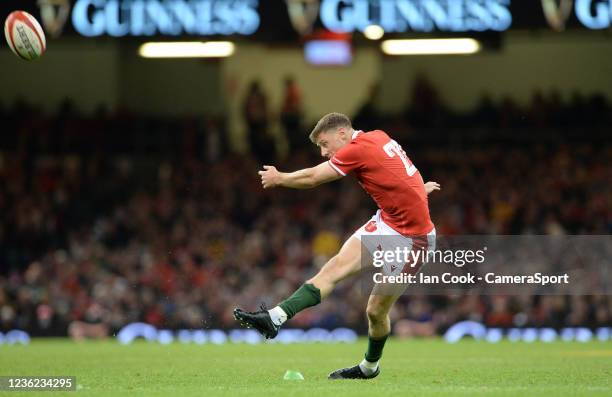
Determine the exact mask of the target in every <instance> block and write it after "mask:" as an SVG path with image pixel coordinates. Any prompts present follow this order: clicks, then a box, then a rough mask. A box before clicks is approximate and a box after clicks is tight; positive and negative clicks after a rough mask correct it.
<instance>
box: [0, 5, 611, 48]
mask: <svg viewBox="0 0 612 397" xmlns="http://www.w3.org/2000/svg"><path fill="white" fill-rule="evenodd" d="M13 10H24V11H28V12H30V13H31V14H33V15H34V16H35V17H36V18H38V19H39V20H40V21H41V23H42V25H43V27H44V29H45V31H46V32H47V34H48V35H49V36H50V37H54V38H57V37H60V36H62V35H73V36H74V35H77V36H84V37H104V36H106V37H151V36H157V37H177V36H192V37H208V36H213V37H214V36H217V37H219V36H233V37H234V38H238V37H245V38H252V39H257V40H262V41H294V40H298V39H299V38H300V37H303V36H309V35H311V34H312V33H313V32H317V31H331V32H335V33H354V32H360V31H363V30H364V29H365V28H366V27H367V26H369V25H379V26H381V27H382V28H383V29H384V30H385V32H386V33H388V34H392V35H396V36H403V35H415V34H417V35H418V34H420V33H438V34H442V35H452V34H464V35H465V34H470V33H473V34H476V33H482V32H485V33H486V32H504V31H507V30H509V29H547V30H555V31H564V30H567V29H586V30H605V29H609V28H610V26H611V25H612V0H530V1H519V0H38V1H34V0H19V1H14V0H3V1H2V2H0V16H2V18H5V17H6V16H7V15H8V14H9V13H10V12H11V11H13Z"/></svg>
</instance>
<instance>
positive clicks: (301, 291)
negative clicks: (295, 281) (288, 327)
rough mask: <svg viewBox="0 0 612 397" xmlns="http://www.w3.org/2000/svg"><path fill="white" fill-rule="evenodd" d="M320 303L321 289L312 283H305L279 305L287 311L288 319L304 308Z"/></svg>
mask: <svg viewBox="0 0 612 397" xmlns="http://www.w3.org/2000/svg"><path fill="white" fill-rule="evenodd" d="M319 303H321V291H320V290H319V289H318V288H317V287H315V286H314V285H312V284H304V285H302V286H301V287H300V288H298V289H297V291H295V292H294V293H293V295H291V296H290V297H289V298H287V299H285V300H284V301H282V302H281V303H279V306H280V307H281V309H283V311H284V312H285V313H287V319H290V318H291V317H293V316H295V315H296V314H298V313H299V312H301V311H302V310H304V309H306V308H308V307H311V306H315V305H318V304H319Z"/></svg>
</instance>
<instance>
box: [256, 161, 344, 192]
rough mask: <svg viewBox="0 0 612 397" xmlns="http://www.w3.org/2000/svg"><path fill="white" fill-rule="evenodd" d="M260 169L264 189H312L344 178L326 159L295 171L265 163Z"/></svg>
mask: <svg viewBox="0 0 612 397" xmlns="http://www.w3.org/2000/svg"><path fill="white" fill-rule="evenodd" d="M263 168H264V169H263V170H262V171H259V175H260V176H261V184H262V185H263V187H264V189H268V188H272V187H278V186H282V187H290V188H293V189H310V188H313V187H315V186H319V185H321V184H323V183H326V182H331V181H334V180H336V179H340V178H342V176H341V175H340V174H338V173H337V172H336V171H334V169H333V168H332V167H331V166H330V165H329V163H328V162H327V161H326V162H324V163H321V164H319V165H317V166H316V167H312V168H304V169H303V170H299V171H295V172H280V171H278V170H277V169H276V167H274V166H271V165H264V167H263Z"/></svg>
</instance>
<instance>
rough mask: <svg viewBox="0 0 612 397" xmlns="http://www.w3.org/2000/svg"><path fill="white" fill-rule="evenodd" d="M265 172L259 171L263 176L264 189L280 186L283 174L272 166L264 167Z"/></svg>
mask: <svg viewBox="0 0 612 397" xmlns="http://www.w3.org/2000/svg"><path fill="white" fill-rule="evenodd" d="M263 168H264V169H263V171H259V172H258V174H259V175H260V176H261V185H262V186H263V188H264V189H268V188H272V187H276V186H279V185H280V182H281V173H280V172H278V170H277V169H276V167H274V166H272V165H264V166H263Z"/></svg>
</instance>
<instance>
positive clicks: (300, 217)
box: [0, 1, 612, 337]
mask: <svg viewBox="0 0 612 397" xmlns="http://www.w3.org/2000/svg"><path fill="white" fill-rule="evenodd" d="M5 3H6V4H5ZM261 3H264V2H263V1H262V2H261ZM518 3H519V2H517V1H513V2H512V4H513V5H512V12H513V17H514V23H513V25H512V26H511V27H510V29H508V30H507V31H504V32H496V33H492V34H491V33H489V34H484V35H480V36H479V35H477V36H476V37H482V38H483V39H484V40H485V42H487V43H492V44H491V45H488V46H487V47H486V48H485V50H484V51H483V52H482V53H479V54H476V55H472V56H424V57H410V56H408V57H397V58H396V57H391V56H384V55H382V53H381V52H380V50H379V49H378V43H377V42H376V43H372V42H369V41H368V40H366V39H364V38H363V36H362V35H361V33H355V34H354V47H353V56H354V58H353V62H352V64H351V65H349V66H336V67H315V66H311V65H308V64H307V63H306V62H305V61H304V59H303V52H302V47H301V45H302V42H303V41H304V40H305V39H304V38H300V37H299V35H297V34H296V33H295V32H294V31H292V30H291V24H290V23H289V22H288V19H287V16H286V8H284V3H282V2H278V4H277V6H278V7H279V8H274V11H268V12H266V13H265V14H264V15H265V18H266V21H269V22H270V24H271V25H275V24H276V26H277V27H278V29H279V30H274V28H266V29H271V30H265V31H264V32H263V33H259V34H256V35H255V36H253V37H230V39H232V40H237V50H236V53H235V55H234V56H233V57H230V58H228V59H222V60H192V59H186V60H151V59H142V58H139V57H138V55H137V51H136V49H137V46H138V44H140V43H141V42H142V41H144V39H143V38H127V37H123V38H113V37H108V36H105V37H101V38H85V37H81V36H79V35H78V34H77V33H75V32H74V29H72V28H71V27H70V21H68V22H67V23H68V25H67V27H66V31H65V32H64V34H63V35H61V36H60V37H59V38H51V37H47V39H48V51H47V53H46V54H45V55H44V56H43V58H42V59H40V60H38V61H36V62H32V63H25V62H23V61H21V60H19V59H18V58H17V57H15V56H14V55H13V54H12V53H11V52H10V51H9V49H8V47H7V46H6V44H3V45H2V47H1V48H0V72H1V73H0V87H1V88H0V120H1V124H0V125H1V126H2V127H1V129H2V132H1V139H0V330H1V331H3V332H4V331H8V330H11V329H22V330H25V331H27V332H28V333H29V334H30V335H32V336H47V335H50V336H66V335H68V334H69V332H70V333H71V334H72V336H74V337H84V336H94V337H99V336H103V335H112V334H113V333H114V332H116V331H117V330H119V329H121V328H122V327H123V326H124V325H126V324H129V323H132V322H137V321H142V322H146V323H149V324H152V325H154V326H156V327H159V328H166V329H183V328H189V329H199V328H204V329H209V328H221V329H230V328H235V327H236V326H237V324H236V323H235V322H234V320H233V318H232V315H231V310H232V309H233V308H234V307H235V306H250V307H252V308H253V309H254V308H256V306H258V304H259V302H260V301H264V302H267V303H268V304H269V305H272V304H275V303H276V302H277V301H278V300H279V299H280V298H282V297H285V296H286V295H288V294H289V293H291V291H293V290H294V289H295V288H296V287H297V286H299V285H300V284H301V283H302V282H303V280H305V279H306V278H307V277H309V276H310V275H312V274H314V272H315V271H316V269H317V267H318V266H320V265H322V264H323V263H324V262H325V260H326V259H327V258H329V257H330V255H333V254H334V253H335V252H336V251H337V249H338V248H339V246H340V244H341V242H342V241H344V239H345V238H347V237H348V236H350V234H351V233H352V232H353V231H354V230H355V229H356V228H357V227H359V226H360V225H361V224H363V223H364V222H365V221H366V220H368V219H369V217H370V216H371V215H372V213H373V212H374V209H375V208H374V206H373V204H372V203H371V201H370V200H369V198H368V197H367V196H366V195H365V193H364V192H363V191H362V190H361V189H360V188H359V186H358V185H357V184H356V183H355V181H354V180H351V178H350V177H349V178H345V179H344V180H342V181H340V182H337V183H333V184H330V185H328V186H323V187H319V188H317V189H316V190H311V191H290V190H282V189H275V190H270V191H264V190H263V189H261V187H260V182H259V179H258V175H257V173H256V171H257V170H258V168H259V167H260V166H261V165H263V164H266V163H267V164H275V165H277V166H278V167H279V169H281V170H294V169H298V168H300V167H304V166H309V165H313V164H316V163H317V162H318V161H319V160H320V159H319V158H318V154H317V151H316V148H315V147H314V146H312V145H311V144H310V143H309V141H308V138H307V136H308V132H309V131H310V128H311V127H312V125H313V123H314V122H316V120H317V119H318V117H320V116H322V115H323V114H324V113H326V112H331V111H340V112H346V113H347V114H349V115H350V116H352V117H353V119H354V125H355V127H356V128H359V129H365V130H368V129H373V128H377V129H384V130H386V131H387V132H389V133H390V134H391V135H393V136H394V137H395V138H396V139H397V140H398V141H399V142H400V143H401V144H402V145H403V147H404V149H405V150H406V152H407V153H408V155H409V156H410V157H411V158H412V160H414V162H415V163H416V165H417V167H418V168H419V170H420V171H421V173H422V174H423V175H424V177H425V178H426V179H427V180H434V181H437V182H439V183H440V184H441V185H442V191H441V192H437V193H435V194H433V195H432V196H431V198H430V206H431V214H432V218H433V221H434V222H435V224H436V226H437V230H438V233H439V234H442V235H460V234H546V235H565V234H566V235H572V234H600V235H601V234H603V235H607V234H610V233H611V232H612V211H611V208H612V187H611V183H610V182H611V181H612V165H611V159H612V146H611V145H610V136H611V123H612V104H611V101H612V36H611V35H610V30H609V28H608V29H602V30H592V29H589V28H587V27H585V26H583V25H581V24H580V23H579V21H577V20H576V18H575V16H574V15H573V14H572V16H570V18H569V22H568V27H567V29H566V30H564V31H555V30H553V29H552V28H551V27H550V26H549V25H548V24H547V22H546V20H545V18H544V16H543V14H542V8H541V5H540V3H539V2H532V3H533V4H531V5H529V6H527V5H524V7H525V9H523V8H522V6H519V5H518ZM270 4H271V2H270V3H267V2H266V6H265V7H271V6H270ZM1 7H2V8H1V10H2V14H0V16H2V18H5V17H6V15H8V13H9V12H10V11H11V10H12V9H15V8H22V9H27V10H30V11H31V12H32V13H33V14H34V15H35V16H36V17H37V18H38V17H39V12H38V9H37V7H36V5H35V3H34V2H30V3H28V4H27V6H26V5H24V4H23V2H3V4H2V6H1ZM530 10H534V11H533V12H532V11H530ZM266 26H270V25H266ZM288 31H290V33H286V32H288ZM283 32H284V33H283ZM436 35H438V36H445V34H444V32H437V33H436ZM467 35H468V36H470V34H467ZM323 36H325V34H323ZM403 36H410V37H421V36H423V37H429V35H420V34H417V33H412V34H406V35H401V34H395V35H394V37H403ZM453 36H459V35H458V34H454V35H453ZM461 36H463V35H461ZM472 36H473V35H472ZM279 37H282V38H283V40H277V39H278V38H279ZM347 37H348V38H349V39H350V35H349V36H347ZM217 38H218V37H217ZM158 39H164V40H168V39H173V40H177V39H180V37H179V38H168V37H158ZM288 79H289V80H292V85H291V86H290V88H286V86H285V84H286V80H288ZM253 87H259V91H258V90H257V89H255V88H253ZM250 89H254V91H253V92H252V93H251V94H249V90H250ZM249 95H251V96H250V97H249ZM365 299H366V296H364V295H363V294H362V293H361V291H360V290H359V288H357V287H356V285H355V284H354V283H352V282H347V283H344V284H342V285H341V286H340V287H339V288H338V290H337V291H336V292H335V294H334V295H333V296H332V297H331V298H330V299H328V300H326V301H325V302H324V303H323V305H322V306H321V307H319V308H317V309H314V310H308V311H306V312H304V313H302V314H300V315H299V316H297V317H296V318H295V319H293V320H292V322H291V326H292V327H303V328H309V327H322V328H328V329H333V328H336V327H341V326H346V327H350V328H353V329H355V330H357V331H358V332H360V333H363V332H364V331H365V325H366V321H365V317H364V307H365ZM393 317H394V320H395V326H394V327H395V328H394V331H395V333H396V335H399V336H411V335H416V336H431V335H436V334H440V333H442V332H444V331H445V330H446V329H447V328H448V327H449V326H451V325H452V324H455V323H457V322H458V321H461V320H474V321H478V322H481V323H483V324H485V325H487V326H491V327H501V328H508V327H515V326H518V327H524V326H532V327H552V328H557V329H559V328H561V327H589V328H593V329H595V328H597V327H609V326H611V325H612V299H611V298H610V296H607V295H589V296H572V297H569V296H472V295H444V296H414V295H410V294H409V295H407V296H405V297H403V298H402V299H401V301H400V303H399V304H398V305H397V307H396V308H395V309H394V312H393ZM90 325H93V327H90Z"/></svg>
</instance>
